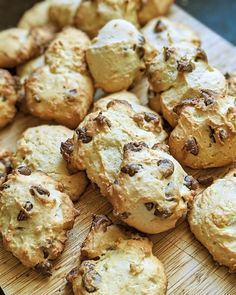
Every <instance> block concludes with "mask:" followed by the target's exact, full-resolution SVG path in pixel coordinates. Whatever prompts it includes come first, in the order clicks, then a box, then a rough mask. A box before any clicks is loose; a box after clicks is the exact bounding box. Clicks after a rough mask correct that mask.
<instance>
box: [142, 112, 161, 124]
mask: <svg viewBox="0 0 236 295" xmlns="http://www.w3.org/2000/svg"><path fill="white" fill-rule="evenodd" d="M144 120H145V121H146V122H148V123H149V122H151V121H158V122H159V119H158V117H157V116H156V115H155V114H153V113H149V112H145V113H144Z"/></svg>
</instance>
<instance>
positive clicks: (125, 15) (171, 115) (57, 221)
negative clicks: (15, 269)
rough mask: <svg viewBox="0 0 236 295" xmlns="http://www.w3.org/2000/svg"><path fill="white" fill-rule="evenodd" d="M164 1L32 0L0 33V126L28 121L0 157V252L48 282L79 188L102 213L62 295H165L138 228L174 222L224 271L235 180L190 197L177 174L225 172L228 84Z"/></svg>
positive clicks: (234, 262) (230, 104)
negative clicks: (92, 187)
mask: <svg viewBox="0 0 236 295" xmlns="http://www.w3.org/2000/svg"><path fill="white" fill-rule="evenodd" d="M172 2H173V1H172V0H162V1H156V0H147V1H143V0H138V1H137V0H115V1H111V0H99V1H98V0H93V1H92V0H88V1H82V2H81V1H78V0H71V1H65V0H46V1H43V2H40V3H38V4H36V5H35V6H34V7H32V8H31V9H30V10H28V11H26V12H25V13H24V15H23V16H22V18H21V20H20V21H19V24H18V27H17V28H12V29H8V30H5V31H2V32H0V67H1V69H0V128H4V127H5V126H6V125H7V124H9V123H11V122H12V121H13V120H14V117H15V114H16V112H17V111H19V112H23V113H25V114H31V115H33V116H35V117H38V118H40V119H41V120H42V125H39V126H36V127H32V128H29V129H27V130H26V131H25V132H24V133H23V134H22V136H21V138H20V139H19V140H18V142H17V146H16V151H15V152H14V153H12V152H10V151H6V150H2V151H0V233H1V235H2V238H3V244H4V247H5V248H6V249H7V250H9V251H10V252H12V254H13V255H14V256H16V257H17V258H18V259H19V260H20V261H21V262H22V264H24V265H25V266H26V267H30V268H33V269H35V270H36V271H38V272H40V273H42V274H44V275H50V274H51V272H52V266H53V265H52V261H53V260H55V259H56V258H58V256H59V255H60V254H61V253H62V251H63V249H64V245H65V243H66V240H67V231H68V230H70V229H72V228H73V225H74V221H75V218H76V217H77V216H78V211H77V210H76V209H75V207H74V204H73V202H77V201H79V197H80V196H81V195H82V194H83V193H84V191H85V190H86V187H87V185H88V183H89V181H91V182H92V183H94V184H96V186H97V187H98V188H99V189H100V192H101V194H102V195H103V196H105V197H106V198H107V199H108V201H109V202H110V203H111V204H112V206H113V217H114V220H113V221H112V220H110V219H108V218H107V217H106V216H102V215H95V216H94V217H93V222H92V225H91V230H90V232H89V234H88V236H87V238H86V240H85V241H84V243H83V245H82V247H81V256H80V265H79V266H78V268H76V269H73V270H72V271H71V272H70V273H69V274H68V276H67V279H68V281H69V282H71V283H72V285H73V291H74V294H88V293H94V294H104V295H105V294H160V295H161V294H165V293H166V288H167V277H166V274H165V270H164V267H163V265H162V263H161V262H160V261H159V260H158V259H157V258H156V257H155V256H154V255H153V253H152V243H151V241H150V240H149V239H148V238H147V237H145V236H144V235H143V234H141V233H139V231H140V232H142V233H145V234H158V233H161V232H164V231H166V230H170V229H173V228H174V227H175V226H176V225H177V224H179V223H180V222H181V221H182V220H184V219H185V217H186V216H187V215H188V221H189V224H190V228H191V230H192V232H193V233H194V235H195V236H196V238H197V239H198V240H199V241H200V242H201V243H202V244H203V245H204V246H205V247H206V248H207V249H208V250H209V252H210V253H211V254H212V255H213V257H214V259H215V260H216V261H218V262H219V263H220V264H223V265H226V266H227V267H229V269H230V271H235V270H236V249H235V243H236V235H235V216H236V197H235V196H234V193H235V192H236V170H231V171H230V172H229V173H228V174H227V175H226V176H225V178H223V179H218V180H216V181H215V182H214V183H213V184H212V183H209V181H207V180H206V179H205V180H204V179H201V181H200V180H199V182H201V184H205V185H208V186H209V187H208V188H206V189H205V190H204V191H203V193H201V194H200V195H197V192H198V190H197V189H198V181H197V180H195V179H194V178H193V177H192V176H191V175H188V174H187V173H186V172H185V170H184V169H183V167H182V166H181V165H183V166H188V167H190V168H195V169H196V168H197V169H199V168H201V169H206V168H213V167H222V166H225V165H228V164H232V163H233V162H234V161H235V158H236V155H235V152H234V142H235V143H236V103H235V100H236V76H235V75H233V74H227V75H225V76H224V75H223V74H222V73H221V72H220V71H219V70H217V69H216V68H214V67H213V66H212V65H210V64H209V62H208V58H207V55H206V53H205V52H204V50H203V49H202V48H201V42H200V40H199V38H198V36H197V35H196V34H195V33H194V32H192V31H191V30H190V29H189V28H187V27H185V26H183V25H182V24H179V23H175V22H172V21H170V20H169V19H168V18H166V17H163V16H161V15H163V14H166V13H167V12H168V10H169V8H170V6H171V4H172ZM55 124H60V125H55ZM72 129H73V130H74V131H73V130H72ZM208 180H209V179H208ZM222 191H224V197H222V195H221V192H222ZM92 213H93V212H91V214H92ZM127 225H128V226H130V227H132V228H130V227H128V226H127ZM136 230H137V231H136ZM222 253H224V255H222ZM114 274H115V275H114ZM111 281H113V282H114V284H109V282H111Z"/></svg>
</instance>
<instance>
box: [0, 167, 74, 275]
mask: <svg viewBox="0 0 236 295" xmlns="http://www.w3.org/2000/svg"><path fill="white" fill-rule="evenodd" d="M62 189H63V188H62V186H61V185H60V184H59V183H58V182H56V181H54V180H53V179H52V178H51V177H49V176H47V175H46V174H43V173H41V172H32V173H31V171H30V169H29V168H27V167H26V166H25V167H23V166H22V167H19V168H18V169H17V170H16V171H14V172H13V174H11V175H10V176H8V181H7V182H5V183H4V184H3V185H2V186H1V188H0V232H1V235H2V238H3V245H4V247H5V248H6V250H8V251H10V252H12V254H13V255H14V256H15V257H17V258H18V259H19V260H20V261H21V263H22V264H24V265H25V266H26V267H30V268H34V269H35V270H37V271H39V272H40V273H42V274H46V275H50V274H51V267H52V260H54V259H56V258H57V257H58V256H59V255H60V254H61V252H62V251H63V249H64V245H65V242H66V240H67V236H66V232H67V231H68V230H69V229H71V228H72V227H73V224H74V219H75V216H76V211H75V209H74V207H73V203H72V202H71V200H70V198H69V196H67V195H66V194H65V193H63V192H62Z"/></svg>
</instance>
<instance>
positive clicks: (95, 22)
mask: <svg viewBox="0 0 236 295" xmlns="http://www.w3.org/2000/svg"><path fill="white" fill-rule="evenodd" d="M136 6H137V3H136V1H135V0H95V1H94V0H88V1H82V2H81V4H80V5H79V7H78V10H77V12H76V16H75V26H77V27H78V28H79V29H81V30H82V31H84V32H86V33H87V34H88V35H89V36H90V37H92V38H93V37H95V36H97V34H98V31H99V30H100V29H101V28H102V27H103V26H104V25H105V24H106V23H108V22H109V21H111V20H113V19H125V20H127V21H129V22H131V23H133V24H134V25H135V26H138V19H137V12H136Z"/></svg>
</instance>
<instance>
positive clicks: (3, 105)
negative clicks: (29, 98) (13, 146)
mask: <svg viewBox="0 0 236 295" xmlns="http://www.w3.org/2000/svg"><path fill="white" fill-rule="evenodd" d="M16 101H17V85H16V81H15V79H14V78H13V77H12V76H11V74H10V73H9V72H8V71H7V70H3V69H0V129H1V128H3V127H5V126H6V125H7V124H8V123H10V122H11V121H12V120H13V118H14V116H15V114H16V108H15V104H16Z"/></svg>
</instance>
